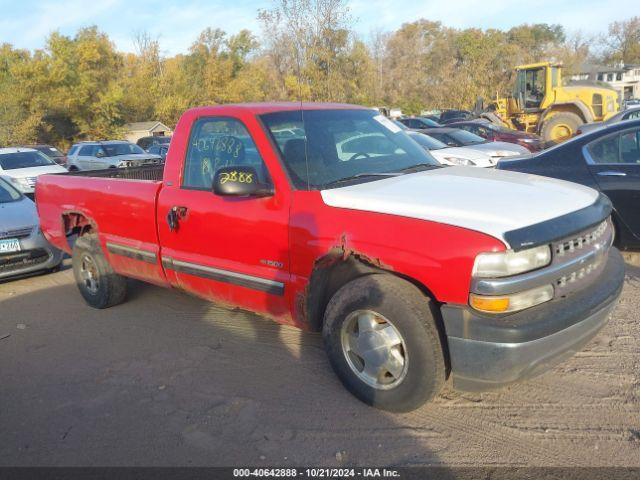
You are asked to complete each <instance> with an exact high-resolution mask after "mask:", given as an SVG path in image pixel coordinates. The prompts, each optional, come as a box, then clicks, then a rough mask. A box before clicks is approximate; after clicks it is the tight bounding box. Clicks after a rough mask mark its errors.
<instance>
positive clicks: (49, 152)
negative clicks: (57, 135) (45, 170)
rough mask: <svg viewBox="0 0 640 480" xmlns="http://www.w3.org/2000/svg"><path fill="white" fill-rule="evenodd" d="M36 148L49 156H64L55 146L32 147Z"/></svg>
mask: <svg viewBox="0 0 640 480" xmlns="http://www.w3.org/2000/svg"><path fill="white" fill-rule="evenodd" d="M32 148H35V149H36V150H38V151H39V152H42V153H44V154H45V155H46V156H47V157H51V158H60V157H64V154H63V153H62V152H61V151H60V150H58V149H57V148H56V147H32Z"/></svg>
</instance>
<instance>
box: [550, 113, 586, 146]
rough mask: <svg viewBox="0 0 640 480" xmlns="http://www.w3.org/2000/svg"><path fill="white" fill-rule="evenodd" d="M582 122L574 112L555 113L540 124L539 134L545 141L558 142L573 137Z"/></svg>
mask: <svg viewBox="0 0 640 480" xmlns="http://www.w3.org/2000/svg"><path fill="white" fill-rule="evenodd" d="M583 123H584V122H583V121H582V118H580V117H579V116H578V115H576V114H575V113H571V112H562V113H556V114H554V115H553V116H552V117H551V118H549V119H548V120H545V121H544V123H543V125H542V130H541V132H540V135H541V136H542V139H543V140H544V141H545V142H554V143H560V142H564V141H565V140H568V139H569V138H571V137H573V136H574V135H575V134H576V131H577V130H578V127H579V126H580V125H582V124H583Z"/></svg>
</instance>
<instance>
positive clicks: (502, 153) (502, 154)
mask: <svg viewBox="0 0 640 480" xmlns="http://www.w3.org/2000/svg"><path fill="white" fill-rule="evenodd" d="M513 155H518V152H512V151H510V150H498V151H496V152H494V154H493V155H492V156H493V157H511V156H513Z"/></svg>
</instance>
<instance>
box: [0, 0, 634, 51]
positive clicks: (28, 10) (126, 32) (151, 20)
mask: <svg viewBox="0 0 640 480" xmlns="http://www.w3.org/2000/svg"><path fill="white" fill-rule="evenodd" d="M270 5H271V2H270V0H257V1H248V0H162V1H157V0H156V1H153V2H152V1H150V0H128V1H127V0H89V1H86V0H22V1H20V0H17V1H16V0H0V11H1V12H2V13H3V15H2V17H1V18H0V43H3V42H9V43H11V44H13V45H15V46H16V47H20V48H29V49H34V48H40V47H42V46H43V43H44V39H45V38H46V36H47V35H48V34H49V33H51V32H52V31H55V30H58V31H60V32H61V33H63V34H66V35H73V33H74V32H75V31H76V30H77V29H78V28H80V27H83V26H88V25H94V24H95V25H97V26H98V27H99V28H100V29H101V30H102V31H105V32H106V33H107V34H109V36H110V37H111V39H112V40H113V41H114V42H115V43H116V45H117V47H118V49H120V50H122V51H132V50H133V43H132V38H133V36H134V35H135V34H136V32H140V31H146V32H148V33H149V34H151V36H152V37H156V38H159V40H160V44H161V47H162V50H163V52H164V53H166V54H175V53H180V52H185V51H186V50H187V49H188V48H189V45H190V44H191V43H192V42H193V41H194V40H195V38H196V37H197V35H198V33H199V32H201V31H202V30H203V29H205V28H206V27H209V26H210V27H218V28H221V29H223V30H225V31H226V32H228V33H234V32H237V31H238V30H241V29H242V28H248V29H250V30H253V31H254V32H255V33H258V34H259V33H260V30H259V23H258V21H257V18H256V17H257V11H258V9H259V8H268V7H269V6H270ZM349 5H350V11H351V15H352V16H353V17H354V19H355V20H356V30H357V31H358V32H359V33H360V34H361V35H362V36H363V37H364V38H366V37H367V36H368V35H369V33H370V32H371V31H372V30H376V29H382V30H393V29H396V28H398V27H399V26H400V25H401V24H402V23H404V22H410V21H413V20H416V19H418V18H428V19H430V20H439V21H441V22H442V23H444V24H445V25H448V26H453V27H479V28H501V29H506V28H509V27H511V26H513V25H518V24H521V23H538V22H546V23H560V24H562V25H564V26H565V28H566V29H567V30H568V31H569V32H572V31H577V30H582V31H583V32H585V33H588V34H597V33H602V32H605V31H606V28H607V25H608V24H609V23H610V22H612V21H614V20H623V19H625V18H628V17H631V16H634V15H640V4H638V1H637V0H616V1H610V2H603V1H602V0H582V1H578V0H560V1H558V0H529V1H523V2H520V1H517V0H481V1H477V0H449V1H446V0H444V1H443V0H421V1H420V0H413V1H411V0H351V1H350V3H349ZM520 5H522V6H520ZM525 5H526V6H525Z"/></svg>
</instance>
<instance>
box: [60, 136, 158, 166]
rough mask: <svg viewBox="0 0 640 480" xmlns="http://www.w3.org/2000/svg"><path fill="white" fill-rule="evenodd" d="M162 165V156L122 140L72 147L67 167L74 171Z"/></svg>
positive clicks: (80, 144) (81, 144) (68, 155)
mask: <svg viewBox="0 0 640 480" xmlns="http://www.w3.org/2000/svg"><path fill="white" fill-rule="evenodd" d="M161 163H162V158H161V157H160V155H155V154H153V153H147V152H145V151H144V150H143V149H142V148H140V147H139V146H138V145H134V144H133V143H130V142H124V141H121V140H109V141H105V142H82V143H78V144H76V145H74V146H73V147H71V150H69V153H68V154H67V165H68V168H69V170H72V171H73V170H102V169H106V168H125V167H140V166H143V165H158V164H161Z"/></svg>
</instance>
